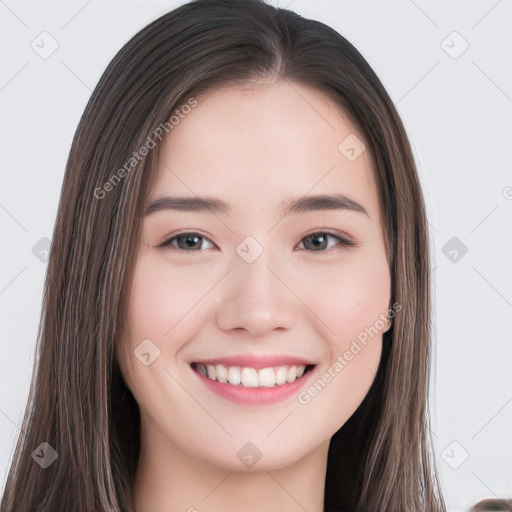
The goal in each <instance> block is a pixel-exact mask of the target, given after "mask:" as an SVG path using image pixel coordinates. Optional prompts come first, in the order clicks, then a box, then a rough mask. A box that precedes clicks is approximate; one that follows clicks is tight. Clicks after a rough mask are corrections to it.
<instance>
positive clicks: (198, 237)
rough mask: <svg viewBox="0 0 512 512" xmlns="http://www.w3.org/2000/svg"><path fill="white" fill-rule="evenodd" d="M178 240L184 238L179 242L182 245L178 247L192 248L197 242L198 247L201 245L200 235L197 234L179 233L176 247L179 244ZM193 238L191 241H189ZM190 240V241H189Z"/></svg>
mask: <svg viewBox="0 0 512 512" xmlns="http://www.w3.org/2000/svg"><path fill="white" fill-rule="evenodd" d="M180 240H184V241H185V243H184V244H181V245H184V247H180V249H194V246H195V245H197V243H198V242H199V247H200V246H201V237H200V236H197V235H181V236H178V247H179V246H180ZM191 240H193V241H192V242H190V241H191ZM189 242H190V243H189Z"/></svg>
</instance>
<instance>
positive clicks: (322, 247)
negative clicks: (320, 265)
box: [306, 234, 327, 249]
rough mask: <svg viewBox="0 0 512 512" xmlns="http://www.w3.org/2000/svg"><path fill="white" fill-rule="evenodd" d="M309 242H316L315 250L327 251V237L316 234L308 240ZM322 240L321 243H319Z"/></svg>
mask: <svg viewBox="0 0 512 512" xmlns="http://www.w3.org/2000/svg"><path fill="white" fill-rule="evenodd" d="M307 240H314V242H313V248H316V249H318V248H321V249H325V247H326V245H325V244H326V243H327V235H325V234H315V235H310V236H308V237H307V238H306V241H307ZM319 240H320V242H319Z"/></svg>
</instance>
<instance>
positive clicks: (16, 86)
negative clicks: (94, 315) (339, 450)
mask: <svg viewBox="0 0 512 512" xmlns="http://www.w3.org/2000/svg"><path fill="white" fill-rule="evenodd" d="M181 3H183V2H178V1H167V2H166V1H146V2H142V1H140V2H134V1H126V0H123V1H120V0H116V1H113V0H109V1H105V0H103V1H101V2H100V1H98V0H96V1H94V0H92V1H91V0H90V1H88V2H87V1H83V0H80V1H78V0H73V1H67V2H64V1H60V2H56V1H53V2H51V1H49V2H44V3H40V2H36V1H35V0H30V1H28V0H25V1H23V2H16V1H15V0H5V1H4V0H0V24H1V28H0V39H1V45H0V51H1V58H2V63H3V65H2V68H1V69H0V108H1V116H2V117H1V123H0V130H1V137H0V140H1V144H2V146H1V150H2V151H1V155H2V162H1V172H2V183H3V184H2V187H1V189H0V226H1V229H2V240H3V248H4V250H2V253H1V258H2V259H1V262H0V308H1V317H2V322H1V325H0V329H1V335H0V347H1V353H0V355H1V357H0V439H1V441H0V479H1V482H2V488H3V485H4V483H5V476H6V471H7V468H8V463H9V461H10V458H11V456H12V450H13V446H14V440H15V437H16V436H17V435H18V433H19V425H20V423H21V418H22V413H23V408H24V405H25V401H26V398H27V395H28V390H29V383H30V376H31V371H32V364H33V361H34V350H35V341H36V334H37V327H38V322H39V314H40V307H41V297H42V287H43V281H44V274H45V271H46V263H45V261H44V260H45V249H46V248H47V247H48V243H49V240H45V238H46V239H49V238H50V237H51V235H52V229H53V225H54V221H55V215H56V212H57V205H58V200H59V194H60V187H61V185H62V178H63V173H64V167H65V163H66V159H67V155H68V152H69V148H70V144H71V140H72V137H73V134H74V131H75V129H76V126H77V123H78V121H79V119H80V116H81V114H82V112H83V109H84V107H85V105H86V102H87V100H88V98H89V96H90V94H91V92H92V90H93V88H94V87H95V85H96V83H97V81H98V79H99V77H100V75H101V73H102V72H103V71H104V69H105V67H106V66H107V64H108V63H109V61H110V60H111V58H112V57H113V56H114V54H115V53H116V52H117V51H118V50H119V49H120V48H121V46H122V45H123V44H124V43H125V42H126V41H127V40H128V39H129V38H130V37H131V36H132V35H134V34H135V33H136V32H137V31H138V30H139V29H141V28H142V27H143V26H145V25H146V24H147V23H149V22H150V21H152V20H154V19H155V18H156V17H158V16H160V15H162V14H164V13H165V12H166V11H168V10H170V9H172V8H174V7H176V6H177V5H180V4H181ZM271 3H273V4H274V5H278V6H280V7H289V8H290V9H292V10H295V11H296V12H298V13H299V14H301V15H303V16H305V17H310V18H315V19H317V20H320V21H323V22H324V23H326V24H328V25H330V26H332V27H333V28H335V29H336V30H338V31H339V32H340V33H341V34H342V35H344V36H345V37H346V38H347V39H349V40H350V41H351V42H352V43H353V44H354V45H355V46H356V47H357V48H358V49H359V51H361V53H362V54H363V55H364V56H365V58H366V59H367V60H368V62H369V63H370V65H371V66H372V67H373V68H374V70H375V71H376V73H377V74H378V75H379V77H380V78H381V80H382V82H383V83H384V86H385V87H386V88H387V90H388V92H389V93H390V95H391V97H392V99H393V101H394V102H395V104H396V106H397V108H398V111H399V113H400V115H401V117H402V119H403V121H404V124H405V126H406V129H407V132H408V134H409V137H410V140H411V143H412V146H413V150H414V153H415V157H416V161H417V163H418V168H419V172H420V177H421V181H422V186H423V189H424V193H425V195H426V200H427V203H428V213H429V218H430V227H431V239H432V244H433V248H434V252H433V256H432V258H433V263H434V266H435V270H434V272H433V274H432V275H433V280H434V286H435V304H434V307H435V349H436V350H435V363H436V364H435V366H434V369H433V384H434V386H433V395H432V400H431V410H432V415H433V439H434V443H435V444H434V448H435V450H436V459H437V464H438V468H439V471H440V477H441V481H442V487H443V490H444V493H445V497H446V500H447V505H448V510H449V511H463V510H467V509H468V508H469V506H470V505H471V504H472V503H473V502H474V501H476V500H477V499H481V498H484V497H496V496H499V497H509V498H512V464H511V461H512V440H511V433H512V377H511V375H512V345H511V343H510V341H511V339H510V338H511V333H512V272H510V263H511V262H512V243H511V236H510V235H511V226H512V223H511V220H512V172H511V168H510V162H511V158H510V151H511V147H512V139H511V135H512V134H511V132H512V129H511V126H512V123H511V116H512V66H511V59H510V55H511V49H512V30H511V27H512V0H500V1H496V0H482V1H475V0H473V1H441V0H438V1H431V2H427V1H426V0H415V1H413V0H393V1H387V2H382V1H376V0H372V1H368V0H366V1H364V2H363V1H359V2H357V1H355V0H354V1H349V0H342V1H334V0H322V1H318V0H317V1H312V0H293V1H291V2H290V0H279V1H277V0H274V1H272V2H271ZM42 32H47V33H48V34H49V35H46V34H43V35H41V33H42ZM454 32H456V33H454ZM56 44H58V47H57V48H56V50H55V51H54V52H53V53H52V54H51V55H47V54H45V53H44V52H49V51H50V50H52V45H56ZM466 45H468V47H467V49H466ZM43 57H44V58H43ZM454 237H455V239H454ZM466 250H467V252H465V251H466ZM34 448H35V447H34Z"/></svg>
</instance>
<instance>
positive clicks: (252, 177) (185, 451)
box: [1, 0, 445, 512]
mask: <svg viewBox="0 0 512 512" xmlns="http://www.w3.org/2000/svg"><path fill="white" fill-rule="evenodd" d="M326 242H327V246H326V247H324V243H326ZM205 244H206V246H205ZM318 249H320V250H318ZM313 253H315V254H313ZM428 275H429V249H428V233H427V225H426V217H425V208H424V204H423V198H422V193H421V189H420V185H419V180H418V176H417V173H416V169H415V164H414V160H413V157H412V153H411V150H410V146H409V142H408V140H407V137H406V134H405V130H404V128H403V125H402V123H401V121H400V119H399V117H398V114H397V112H396V110H395V108H394V106H393V103H392V101H391V100H390V98H389V96H388V94H387V93H386V91H385V90H384V88H383V86H382V84H381V83H380V81H379V79H378V78H377V76H376V75H375V73H374V72H373V71H372V70H371V68H370V67H369V65H368V64H367V63H366V61H365V60H364V59H363V57H362V56H361V55H360V54H359V52H358V51H357V50H356V49H355V48H354V47H353V46H352V45H351V44H350V43H349V42H348V41H347V40H345V39H344V38H343V37H342V36H340V35H339V34H338V33H336V32H335V31H334V30H332V29H330V28H329V27H327V26H325V25H323V24H321V23H319V22H316V21H312V20H306V19H304V18H302V17H300V16H298V15H297V14H295V13H293V12H291V11H288V10H284V9H275V8H274V7H271V6H269V5H267V4H265V3H263V2H262V1H260V0H213V1H208V0H196V1H193V2H190V3H188V4H186V5H183V6H181V7H179V8H177V9H175V10H174V11H171V12H169V13H167V14H166V15H164V16H162V17H161V18H159V19H158V20H156V21H154V22H153V23H151V24H150V25H148V26H147V27H146V28H144V29H143V30H142V31H140V32H139V33H138V34H136V35H135V36H134V37H133V39H132V40H130V41H129V42H128V43H127V44H126V45H125V46H124V47H123V48H122V49H121V50H120V52H119V53H118V54H117V55H116V57H115V58H114V59H113V60H112V62H111V63H110V65H109V66H108V68H107V70H106V71H105V73H104V75H103V77H102V78H101V80H100V82H99V84H98V86H97V88H96V90H95V91H94V93H93V95H92V97H91V99H90V102H89V104H88V105H87V107H86V110H85V113H84V115H83V117H82V120H81V122H80V124H79V127H78V129H77V133H76V135H75V138H74V142H73V145H72V148H71V153H70V157H69V160H68V164H67V169H66V175H65V178H64V184H63V188H62V194H61V200H60V206H59V211H58V215H57V222H56V226H55V231H54V235H53V241H52V248H51V253H50V257H49V267H48V274H47V280H46V285H45V295H44V312H43V318H42V322H41V330H40V340H39V347H38V350H39V354H40V356H39V360H38V363H37V368H36V369H35V372H34V377H33V383H32V388H31V396H30V399H29V404H28V406H27V410H26V416H25V419H24V426H23V431H24V432H25V435H24V436H22V437H20V439H19V442H18V446H17V449H16V453H15V457H14V460H13V463H12V467H11V471H10V473H9V476H8V480H7V484H6V491H5V494H4V497H3V501H2V506H1V510H2V512H10V511H14V510H17V511H19V510H23V511H43V510H49V511H50V510H51V511H55V510H59V511H60V510H62V511H64V510H73V511H93V510H94V511H114V510H122V511H136V512H152V511H160V510H190V511H192V510H199V511H202V510H219V509H222V510H225V511H229V510H232V509H235V508H237V509H239V508H241V507H243V509H244V510H246V511H250V510H269V511H270V510H287V511H292V510H304V509H305V510H309V511H321V510H325V511H353V510H358V511H363V510H364V511H415V512H417V511H425V512H427V511H428V512H431V511H435V510H445V506H444V502H443V499H442V496H441V494H440V491H439V485H438V482H437V475H436V473H435V471H434V469H433V462H432V458H431V454H430V447H429V441H430V438H429V427H428V425H429V424H428V421H429V419H428V415H427V409H426V407H427V401H428V384H429V382H428V376H429V364H430V287H429V280H428Z"/></svg>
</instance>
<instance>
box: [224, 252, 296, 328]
mask: <svg viewBox="0 0 512 512" xmlns="http://www.w3.org/2000/svg"><path fill="white" fill-rule="evenodd" d="M265 254H266V253H265V252H264V253H263V254H262V255H261V256H260V257H259V258H258V259H257V260H256V261H254V262H252V263H246V262H245V261H242V260H240V261H237V262H236V263H235V268H234V269H233V270H232V271H231V272H229V274H228V276H227V278H226V279H227V280H228V283H227V285H226V290H225V294H224V295H223V297H222V299H221V302H220V306H219V308H218V310H217V314H216V321H217V325H218V326H219V327H220V328H221V329H224V330H226V331H228V330H231V329H244V330H246V331H247V332H248V333H250V334H251V335H252V336H255V337H262V336H266V335H268V334H269V333H271V332H272V331H273V330H275V329H290V328H292V327H293V326H294V325H295V323H296V321H297V318H298V307H299V304H300V301H299V299H298V298H297V297H296V295H294V293H293V286H290V283H287V282H286V278H285V276H283V275H281V274H282V273H281V272H279V271H278V270H276V269H274V268H273V266H272V264H270V265H269V260H268V259H267V258H266V257H265ZM274 266H275V265H274Z"/></svg>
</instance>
